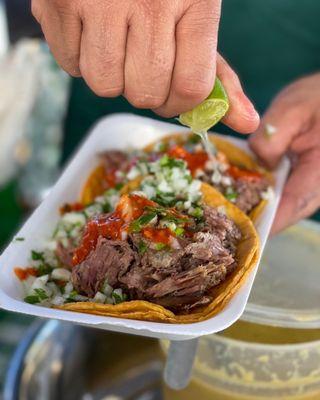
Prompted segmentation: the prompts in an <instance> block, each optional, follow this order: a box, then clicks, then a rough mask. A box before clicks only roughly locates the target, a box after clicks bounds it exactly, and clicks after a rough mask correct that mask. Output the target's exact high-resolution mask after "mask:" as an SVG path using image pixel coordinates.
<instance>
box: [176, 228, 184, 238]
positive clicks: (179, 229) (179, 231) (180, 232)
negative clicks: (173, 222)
mask: <svg viewBox="0 0 320 400" xmlns="http://www.w3.org/2000/svg"><path fill="white" fill-rule="evenodd" d="M174 233H175V234H176V235H177V236H182V235H183V234H184V229H183V228H181V227H180V226H178V228H176V229H175V231H174Z"/></svg>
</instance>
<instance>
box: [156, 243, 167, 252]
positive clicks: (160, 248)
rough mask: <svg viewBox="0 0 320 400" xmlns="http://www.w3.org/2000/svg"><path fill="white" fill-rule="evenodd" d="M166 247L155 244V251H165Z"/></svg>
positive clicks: (162, 244) (163, 244)
mask: <svg viewBox="0 0 320 400" xmlns="http://www.w3.org/2000/svg"><path fill="white" fill-rule="evenodd" d="M167 247H168V246H167V245H166V244H165V243H156V245H155V249H156V250H158V251H160V250H164V249H166V248H167Z"/></svg>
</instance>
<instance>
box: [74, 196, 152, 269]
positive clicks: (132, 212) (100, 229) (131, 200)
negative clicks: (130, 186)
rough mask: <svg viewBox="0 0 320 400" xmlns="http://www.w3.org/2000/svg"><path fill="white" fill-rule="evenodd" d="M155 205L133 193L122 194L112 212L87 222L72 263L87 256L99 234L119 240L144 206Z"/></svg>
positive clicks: (75, 263)
mask: <svg viewBox="0 0 320 400" xmlns="http://www.w3.org/2000/svg"><path fill="white" fill-rule="evenodd" d="M155 205H156V203H155V202H153V201H151V200H148V199H147V198H145V197H142V196H138V195H135V194H131V195H124V196H122V197H121V199H120V201H119V203H118V205H117V207H116V209H115V211H114V212H113V213H111V214H108V215H101V216H97V217H96V218H94V219H92V220H90V221H89V222H88V223H87V225H86V228H85V232H84V235H83V237H82V241H81V243H80V246H79V247H78V248H77V249H76V250H75V252H74V255H73V260H72V262H73V265H77V264H79V263H81V262H82V261H83V260H84V259H85V258H86V257H87V256H88V254H89V253H90V252H91V251H92V250H93V249H94V248H95V246H96V244H97V241H98V238H99V236H103V237H105V238H108V239H112V240H121V237H122V233H123V232H127V230H128V226H129V224H130V222H132V221H134V220H135V219H137V218H139V217H140V216H141V215H142V214H143V212H144V210H145V207H154V206H155Z"/></svg>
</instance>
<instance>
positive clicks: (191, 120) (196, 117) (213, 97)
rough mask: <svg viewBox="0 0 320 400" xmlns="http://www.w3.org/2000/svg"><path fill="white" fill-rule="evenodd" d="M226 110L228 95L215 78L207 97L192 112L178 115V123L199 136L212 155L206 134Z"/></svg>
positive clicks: (213, 150) (211, 146)
mask: <svg viewBox="0 0 320 400" xmlns="http://www.w3.org/2000/svg"><path fill="white" fill-rule="evenodd" d="M228 109H229V99H228V95H227V93H226V91H225V89H224V87H223V85H222V83H221V81H220V79H219V78H217V77H216V80H215V83H214V87H213V89H212V91H211V93H210V94H209V96H208V97H207V98H206V99H205V100H204V101H203V102H202V103H200V104H199V105H198V106H196V107H195V108H194V109H193V110H191V111H187V112H185V113H182V114H180V116H179V122H180V123H181V124H182V125H185V126H188V127H189V128H190V129H191V130H192V132H193V133H196V134H198V135H200V136H201V138H202V140H203V144H204V147H205V149H206V151H207V152H208V153H209V154H210V155H214V154H215V153H216V151H215V149H214V148H213V145H212V143H211V142H210V141H209V140H208V133H207V132H208V130H209V129H210V128H212V127H213V126H214V125H215V124H217V123H218V122H219V121H220V120H221V119H222V118H223V117H224V116H225V114H226V113H227V111H228Z"/></svg>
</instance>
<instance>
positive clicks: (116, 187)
mask: <svg viewBox="0 0 320 400" xmlns="http://www.w3.org/2000/svg"><path fill="white" fill-rule="evenodd" d="M123 186H124V184H123V183H117V184H116V186H115V187H114V188H115V189H116V190H121V189H122V188H123Z"/></svg>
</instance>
